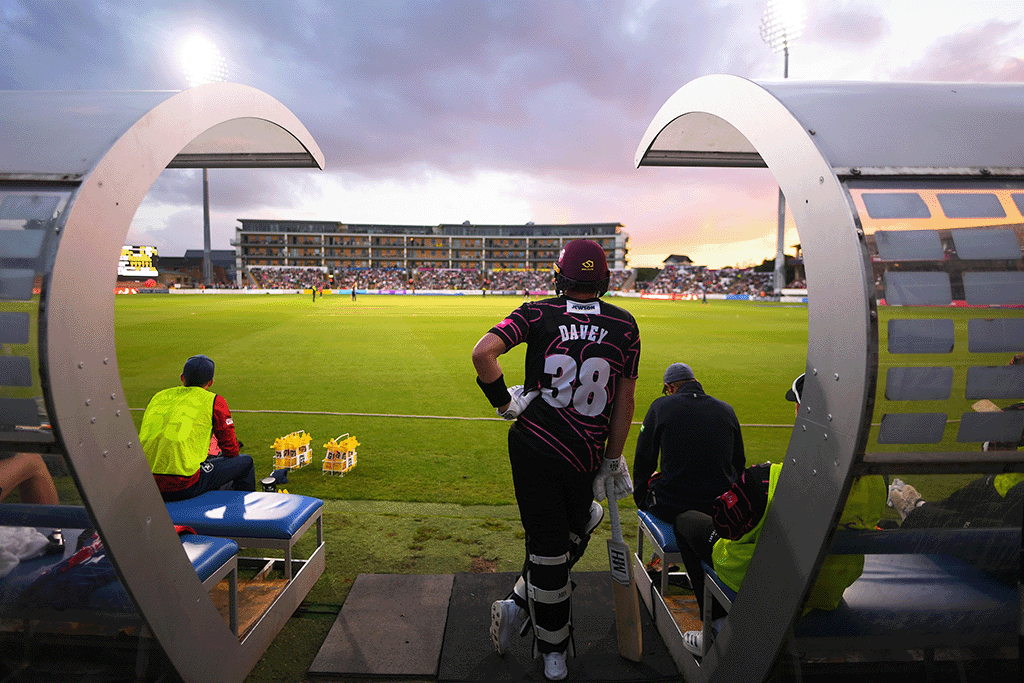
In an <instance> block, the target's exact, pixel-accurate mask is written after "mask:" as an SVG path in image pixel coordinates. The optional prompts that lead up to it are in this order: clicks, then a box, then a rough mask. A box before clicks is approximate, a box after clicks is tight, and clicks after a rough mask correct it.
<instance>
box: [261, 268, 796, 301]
mask: <svg viewBox="0 0 1024 683" xmlns="http://www.w3.org/2000/svg"><path fill="white" fill-rule="evenodd" d="M249 270H250V272H251V273H252V275H253V277H254V278H255V280H256V283H257V285H258V286H259V287H260V288H264V289H316V288H317V287H323V288H324V289H328V288H334V289H351V288H353V287H355V288H356V289H368V290H377V289H427V290H477V289H485V290H487V291H492V292H493V291H514V292H521V291H523V290H529V291H531V292H535V291H550V290H551V289H552V283H551V272H550V271H548V270H494V271H491V272H489V273H483V272H481V271H480V270H479V269H476V268H467V269H454V268H421V269H418V270H412V271H406V270H403V269H400V268H353V269H348V270H339V271H335V273H334V278H333V279H331V275H330V273H329V272H327V271H326V270H321V269H319V268H301V267H261V266H252V267H250V269H249ZM773 277H774V275H773V273H770V272H767V273H759V272H756V271H755V270H754V269H753V268H722V269H720V270H711V269H708V268H693V267H682V266H674V265H666V266H664V267H663V268H662V269H661V272H660V273H658V275H657V277H655V278H654V279H653V280H651V281H650V282H634V271H633V270H631V269H623V270H613V271H611V282H610V284H609V287H608V289H609V290H610V291H623V290H633V289H635V290H636V291H641V292H647V293H651V294H690V295H695V296H701V295H703V294H704V293H705V292H707V293H708V294H726V295H728V294H734V295H736V294H739V295H752V296H760V295H761V293H762V292H764V293H765V294H771V293H772V279H773ZM789 286H790V287H803V286H806V285H804V281H803V280H799V281H795V282H793V283H792V284H791V285H789Z"/></svg>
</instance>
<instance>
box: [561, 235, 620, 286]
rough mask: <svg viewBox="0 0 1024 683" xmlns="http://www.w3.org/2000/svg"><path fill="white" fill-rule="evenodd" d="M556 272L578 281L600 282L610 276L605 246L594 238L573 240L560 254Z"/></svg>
mask: <svg viewBox="0 0 1024 683" xmlns="http://www.w3.org/2000/svg"><path fill="white" fill-rule="evenodd" d="M555 272H556V273H560V274H561V275H562V276H564V277H567V278H569V279H570V280H575V281H577V282H600V281H601V280H603V279H604V278H606V277H607V276H608V258H607V257H606V256H605V254H604V247H602V246H601V245H600V244H598V243H597V242H595V241H593V240H573V241H572V242H569V243H568V244H566V245H565V246H564V247H563V248H562V251H561V253H560V254H559V255H558V261H557V262H556V263H555Z"/></svg>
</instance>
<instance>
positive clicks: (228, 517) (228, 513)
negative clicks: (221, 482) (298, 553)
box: [167, 491, 324, 580]
mask: <svg viewBox="0 0 1024 683" xmlns="http://www.w3.org/2000/svg"><path fill="white" fill-rule="evenodd" d="M323 505H324V503H323V501H322V500H320V499H319V498H312V497H310V496H300V495H295V494H290V493H267V492H262V491H254V492H245V491H208V492H207V493H204V494H202V495H200V496H196V497H195V498H190V499H188V500H182V501H175V502H171V503H167V512H168V513H169V514H170V516H171V521H172V522H174V523H175V524H184V525H185V526H189V527H191V528H193V529H195V530H196V532H197V533H200V534H205V535H208V536H220V537H224V538H230V539H232V540H234V541H235V542H237V543H238V545H239V546H241V547H243V548H271V549H278V550H283V551H284V553H285V560H284V575H285V579H287V580H291V578H292V546H293V545H295V543H296V542H297V541H298V540H299V539H300V538H301V537H302V536H303V534H305V533H306V531H307V530H308V529H309V528H310V527H311V526H312V525H314V524H315V525H316V534H317V546H318V547H319V546H320V545H322V544H323Z"/></svg>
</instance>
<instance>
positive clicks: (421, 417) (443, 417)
mask: <svg viewBox="0 0 1024 683" xmlns="http://www.w3.org/2000/svg"><path fill="white" fill-rule="evenodd" d="M129 410H132V411H134V412H137V413H138V412H145V410H146V409H145V408H130V409H129ZM231 412H232V413H271V414H276V415H330V416H333V417H404V418H412V419H416V420H467V421H477V422H508V420H506V419H505V418H502V417H459V416H457V415H399V414H396V413H335V412H329V411H325V410H243V409H235V408H232V409H231ZM631 424H635V425H641V424H643V423H642V422H633V423H631ZM740 427H784V428H787V429H792V428H793V425H791V424H782V425H775V424H741V425H740Z"/></svg>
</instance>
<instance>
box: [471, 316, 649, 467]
mask: <svg viewBox="0 0 1024 683" xmlns="http://www.w3.org/2000/svg"><path fill="white" fill-rule="evenodd" d="M490 331H491V333H493V334H496V335H497V336H498V337H500V338H501V339H502V340H503V341H504V342H505V345H506V346H507V347H508V348H509V349H511V348H512V347H513V346H516V345H518V344H521V343H523V342H526V379H525V381H524V382H523V387H524V388H523V391H530V390H531V389H539V390H540V392H541V393H540V395H539V396H538V397H537V398H535V399H534V400H533V401H532V402H531V403H530V405H529V406H528V407H527V408H526V410H525V411H523V413H522V415H520V416H519V418H518V419H517V420H516V423H515V424H514V425H513V426H512V429H515V430H518V431H519V432H520V434H522V435H524V436H526V438H527V439H528V440H529V441H531V442H533V443H534V445H535V446H536V448H537V449H538V450H540V451H543V452H547V453H551V455H552V456H553V457H559V458H564V459H565V460H566V461H567V462H569V464H570V465H571V466H572V467H574V468H575V469H576V470H578V471H580V472H592V471H595V470H597V469H598V468H599V467H600V465H601V460H602V458H603V457H604V449H605V441H606V440H607V438H608V429H609V424H610V420H611V414H612V406H613V404H614V401H615V389H616V386H617V384H618V380H619V378H620V377H625V378H628V379H636V376H637V367H638V365H639V362H640V330H639V328H638V327H637V324H636V320H634V319H633V316H632V315H631V314H630V313H629V312H628V311H625V310H623V309H621V308H619V307H618V306H613V305H612V304H609V303H607V302H605V301H601V300H600V299H592V300H590V301H575V300H572V299H567V298H566V297H565V296H558V297H555V298H552V299H544V300H542V301H535V302H527V303H524V304H523V305H522V306H520V307H519V308H517V309H516V310H514V311H512V313H510V314H509V315H508V317H506V318H505V319H504V320H502V321H501V322H500V323H498V324H497V325H495V326H494V327H492V328H491V330H490Z"/></svg>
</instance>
